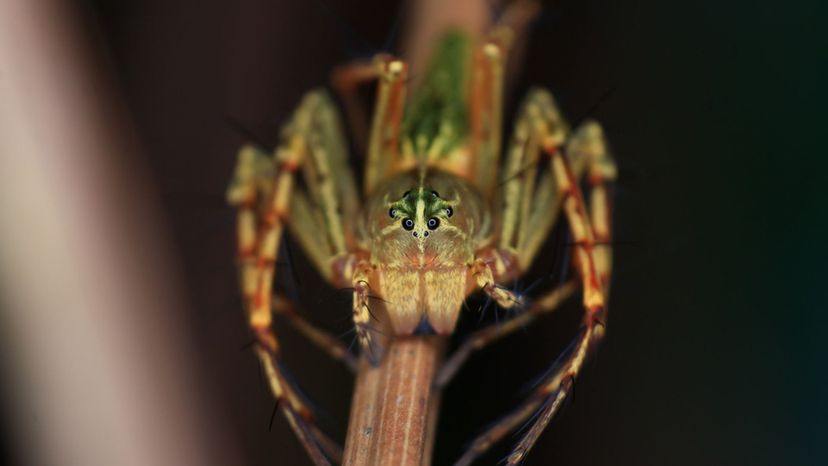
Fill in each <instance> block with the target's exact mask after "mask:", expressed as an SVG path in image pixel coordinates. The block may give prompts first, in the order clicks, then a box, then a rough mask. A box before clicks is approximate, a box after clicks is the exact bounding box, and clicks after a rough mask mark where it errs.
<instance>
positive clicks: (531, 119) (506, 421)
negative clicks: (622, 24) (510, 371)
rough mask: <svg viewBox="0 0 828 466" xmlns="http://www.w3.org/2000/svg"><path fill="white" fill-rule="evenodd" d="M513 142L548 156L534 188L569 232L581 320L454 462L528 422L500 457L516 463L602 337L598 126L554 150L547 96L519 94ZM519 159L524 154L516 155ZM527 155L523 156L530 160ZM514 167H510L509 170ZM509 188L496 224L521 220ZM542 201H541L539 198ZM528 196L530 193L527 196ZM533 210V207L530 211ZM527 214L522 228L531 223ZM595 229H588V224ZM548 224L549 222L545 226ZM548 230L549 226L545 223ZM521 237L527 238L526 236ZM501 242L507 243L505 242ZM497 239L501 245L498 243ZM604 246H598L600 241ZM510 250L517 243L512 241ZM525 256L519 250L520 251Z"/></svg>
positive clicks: (603, 202)
mask: <svg viewBox="0 0 828 466" xmlns="http://www.w3.org/2000/svg"><path fill="white" fill-rule="evenodd" d="M522 131H531V133H530V134H521V132H522ZM515 132H516V135H515V139H516V140H517V141H518V142H519V144H520V145H523V146H524V147H528V148H530V150H531V151H533V152H534V151H536V149H534V147H533V146H532V144H533V142H532V141H533V140H534V141H537V144H538V147H539V148H540V150H542V151H543V152H544V153H545V154H546V155H547V156H548V157H549V158H550V167H549V171H550V176H551V178H550V181H548V182H545V183H544V182H542V183H541V189H543V188H544V187H546V188H547V189H548V188H549V187H553V188H554V191H555V197H557V198H560V203H559V204H555V205H556V206H557V205H560V206H561V208H562V210H563V213H564V215H565V216H566V218H567V220H568V224H569V229H570V233H571V234H572V237H573V239H574V248H575V253H574V255H573V261H574V263H575V266H576V269H577V270H578V273H579V282H580V284H581V286H582V287H583V306H584V321H583V330H582V333H581V335H580V336H579V337H578V338H577V339H576V341H575V344H574V346H573V347H572V350H571V351H570V352H568V354H566V355H565V356H564V358H563V359H562V360H561V361H560V363H559V364H557V366H556V368H555V370H554V371H552V372H551V373H550V374H549V375H547V376H546V377H544V379H543V380H542V382H541V384H540V385H539V386H538V388H536V389H535V391H534V392H533V393H532V394H531V395H530V397H529V399H528V400H527V401H526V402H524V403H523V404H522V405H521V406H520V407H519V408H518V409H517V410H516V411H514V412H513V413H511V414H509V415H508V416H506V417H505V418H503V419H501V420H500V421H499V422H497V423H496V424H495V425H494V426H492V427H491V428H490V429H488V430H487V431H486V432H484V433H483V434H481V435H480V436H478V437H477V438H476V439H475V440H474V442H473V443H472V446H471V448H470V449H469V450H468V451H467V452H466V453H465V454H464V455H463V457H462V458H461V459H460V460H459V461H458V462H457V463H456V464H459V465H465V464H470V463H471V462H472V461H473V460H474V459H475V458H477V457H478V456H479V455H481V454H482V453H483V452H485V451H486V450H487V449H488V448H489V447H490V446H491V445H492V444H494V443H495V442H497V441H499V440H500V439H502V438H503V437H504V436H505V435H507V434H508V433H509V432H511V431H512V430H514V429H515V428H517V427H518V426H519V425H521V424H522V423H524V422H527V420H529V426H530V427H529V430H528V431H527V433H526V434H525V435H524V436H523V438H522V439H521V441H520V442H519V443H518V444H517V445H516V446H515V447H514V448H513V450H512V452H511V454H510V455H509V456H508V458H507V459H506V464H508V465H516V464H519V463H520V462H521V461H523V459H524V458H525V457H526V454H527V453H528V452H529V450H530V449H531V448H532V446H533V445H534V444H535V442H536V441H537V439H538V438H539V436H540V434H541V433H542V432H543V430H544V428H545V427H546V426H547V425H548V423H549V422H550V421H551V419H552V418H553V417H554V415H555V414H556V413H557V411H558V410H559V409H560V406H561V404H562V402H563V400H564V399H565V398H566V397H567V396H568V395H569V394H570V393H571V391H572V387H573V383H574V380H575V378H576V377H577V376H578V374H579V373H580V371H581V369H582V368H583V365H584V362H585V360H586V357H587V355H588V354H589V353H590V351H591V350H592V349H593V348H594V347H595V346H596V345H597V343H598V342H599V341H600V340H601V338H602V336H603V333H604V321H603V319H604V314H605V312H606V311H605V310H606V292H607V289H608V288H607V287H606V285H604V284H603V282H602V280H604V279H609V276H610V266H611V264H610V262H609V254H610V250H609V244H608V242H609V241H610V230H609V219H610V205H609V198H608V194H607V190H606V184H605V183H606V181H607V180H612V179H613V178H614V177H615V166H614V163H613V162H612V159H611V157H610V156H609V154H608V152H607V151H606V145H605V143H604V141H603V136H602V134H601V131H600V127H598V126H597V125H595V124H594V123H587V124H586V125H584V126H583V127H581V128H579V129H578V130H577V131H576V132H575V135H574V137H573V138H572V140H571V141H570V144H569V145H568V152H570V154H568V156H567V155H564V152H563V151H562V150H561V147H562V146H563V144H564V142H565V140H566V125H565V123H564V122H563V121H562V119H561V118H560V116H559V114H558V112H557V110H556V109H555V107H554V103H553V100H552V97H551V95H549V94H548V93H547V92H545V91H542V90H534V91H532V92H531V93H530V94H529V96H528V97H527V101H526V104H525V106H524V109H523V111H522V116H521V118H520V119H519V121H518V125H517V128H516V130H515ZM523 157H524V158H527V156H523ZM531 157H532V155H529V156H528V158H530V160H531ZM516 165H517V164H513V165H512V167H514V166H516ZM583 171H588V173H589V174H590V187H591V188H590V189H591V191H590V192H591V201H592V210H593V211H592V212H591V213H589V212H587V209H586V204H585V202H584V197H583V195H582V193H581V189H580V187H579V183H578V177H577V176H576V173H581V172H583ZM515 192H516V190H515V189H512V193H511V194H510V193H508V192H507V193H506V197H505V198H506V199H511V202H507V203H506V206H505V209H506V212H505V213H504V221H506V219H507V218H509V219H511V220H512V221H514V222H516V223H517V224H520V223H521V221H522V220H521V216H525V212H526V211H525V210H524V209H525V208H524V207H521V203H519V202H515V200H516V199H523V197H522V196H525V195H526V194H525V193H524V194H522V193H520V191H517V194H515ZM544 196H549V195H548V194H544ZM534 197H535V198H536V199H537V198H538V195H537V194H536V195H535V196H534ZM537 210H541V209H536V211H537ZM531 215H532V214H530V215H529V218H530V219H529V221H527V223H526V224H527V225H531V224H532V222H533V221H532V220H531ZM536 221H541V222H549V220H548V218H541V217H538V220H536ZM592 221H594V222H595V223H596V225H597V227H596V228H595V229H593V226H592V224H591V222H592ZM552 223H554V220H553V222H552ZM550 227H551V225H550ZM503 231H504V232H507V233H510V234H511V235H512V236H511V241H514V238H515V237H520V233H519V230H518V229H515V228H511V227H507V226H504V227H503ZM598 231H600V232H601V235H602V236H600V238H601V241H602V244H601V245H600V247H606V249H603V251H602V252H601V253H598V251H597V248H598V247H599V246H598V245H596V237H597V235H598V233H597V232H598ZM526 238H529V236H526ZM508 239H509V238H507V240H508ZM501 241H504V240H503V238H501ZM603 243H606V244H603ZM514 244H515V243H509V242H506V243H503V242H501V248H503V246H506V247H507V248H511V247H513V245H514ZM517 244H518V246H519V245H520V244H521V242H520V241H518V243H517ZM522 244H523V248H527V247H532V248H534V247H535V246H534V241H529V240H527V241H524V242H523V243H522ZM524 254H525V253H524ZM602 254H603V257H602ZM518 257H523V259H522V260H521V265H524V266H525V264H527V263H528V258H529V257H531V256H529V255H523V254H522V253H521V251H518Z"/></svg>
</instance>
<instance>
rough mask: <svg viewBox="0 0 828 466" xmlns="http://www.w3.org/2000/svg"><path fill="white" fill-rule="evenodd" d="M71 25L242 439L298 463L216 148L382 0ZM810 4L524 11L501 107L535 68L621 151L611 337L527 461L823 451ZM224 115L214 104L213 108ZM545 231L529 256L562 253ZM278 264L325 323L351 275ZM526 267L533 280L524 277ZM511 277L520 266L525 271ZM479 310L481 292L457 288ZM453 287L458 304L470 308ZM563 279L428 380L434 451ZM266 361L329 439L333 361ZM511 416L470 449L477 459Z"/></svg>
mask: <svg viewBox="0 0 828 466" xmlns="http://www.w3.org/2000/svg"><path fill="white" fill-rule="evenodd" d="M79 9H80V11H81V12H82V13H83V17H84V21H85V22H86V26H87V29H88V30H89V32H90V35H91V36H92V37H93V39H94V41H95V42H96V44H98V46H99V51H100V52H101V54H102V56H103V57H104V58H105V59H106V60H107V61H108V62H109V64H110V65H111V68H112V70H113V75H114V77H115V80H116V81H117V83H118V84H119V85H120V87H121V90H122V93H123V95H124V97H125V99H126V101H127V104H128V107H129V108H130V110H131V112H132V118H133V121H134V124H135V126H136V127H137V130H138V133H139V136H140V138H141V141H142V143H143V146H144V147H143V148H144V151H145V153H146V154H147V157H148V160H147V162H148V164H149V165H150V167H151V169H152V172H153V174H154V176H155V182H156V186H157V188H158V189H159V191H160V192H161V193H162V196H163V200H164V203H165V204H164V207H165V209H166V213H167V218H168V222H169V225H170V226H171V230H172V234H173V235H174V239H175V241H176V243H177V245H178V248H179V252H180V259H181V260H182V262H183V263H184V266H185V272H186V280H187V285H188V292H189V296H190V299H191V302H192V304H193V308H194V309H195V310H196V312H195V314H194V315H192V316H191V317H192V319H191V322H192V329H193V333H194V335H195V336H196V337H197V338H198V341H199V342H200V343H201V345H202V350H201V352H202V354H203V356H204V357H203V363H204V369H205V370H206V371H208V373H209V375H210V380H211V382H212V384H211V386H208V387H205V390H206V391H208V392H209V393H210V394H211V396H213V397H214V399H215V400H217V401H218V404H219V405H220V409H219V414H218V416H217V417H216V418H215V419H214V422H215V423H217V424H219V425H221V426H224V429H225V431H226V434H227V435H228V436H232V437H233V438H235V441H237V442H238V443H240V444H241V446H242V449H243V451H244V452H246V454H247V462H248V463H249V464H253V465H264V464H291V465H292V464H307V460H306V459H305V458H304V453H303V452H302V451H301V448H300V447H299V444H298V442H297V441H296V440H295V439H294V437H293V435H292V433H291V432H290V429H289V428H288V426H287V424H286V422H285V421H284V420H283V419H282V418H281V417H277V418H276V419H275V421H274V422H273V426H272V429H269V428H268V423H269V421H270V416H271V410H272V408H273V401H272V399H271V397H270V394H269V393H268V391H267V389H266V387H265V385H264V383H263V381H262V379H261V377H260V375H259V369H258V365H257V361H256V359H255V357H254V356H253V355H252V353H250V352H249V351H246V350H244V349H242V347H243V346H244V345H245V343H246V342H247V341H249V338H250V337H249V335H248V333H247V331H246V329H245V323H244V319H243V314H242V311H241V308H240V302H239V299H238V296H237V289H236V275H235V270H234V264H233V258H234V253H235V251H234V240H233V231H234V230H233V229H234V217H233V212H232V211H231V210H230V209H228V208H226V207H225V206H224V201H223V192H224V189H225V187H226V185H227V183H228V180H229V179H230V176H231V173H232V168H233V165H234V159H235V151H236V149H237V148H238V147H239V146H240V144H242V142H244V141H245V140H246V139H248V137H247V136H245V135H244V134H242V133H241V132H240V131H239V130H237V129H234V126H241V127H244V128H246V130H247V131H249V132H250V133H251V134H253V135H256V138H258V139H262V140H264V141H265V142H274V141H275V140H276V136H277V135H278V128H279V125H280V123H281V122H283V121H284V119H285V117H286V116H287V115H288V114H289V112H290V111H291V110H292V109H293V107H294V106H295V105H296V103H297V102H298V101H299V99H300V97H301V96H302V94H303V93H304V92H306V91H307V90H309V89H311V88H313V87H315V86H320V85H325V84H326V83H327V79H328V76H329V73H330V70H331V69H332V67H333V66H335V65H336V64H339V63H343V62H345V61H347V60H348V59H352V58H355V57H357V56H370V55H371V54H372V53H373V52H376V51H377V50H378V49H379V48H381V47H382V45H383V44H384V43H385V41H386V39H387V38H388V36H389V34H390V32H391V30H392V25H393V24H394V22H395V19H396V18H397V15H398V6H397V5H396V4H394V3H393V2H384V1H356V0H354V1H343V2H335V1H329V0H313V1H311V0H308V1H305V2H279V3H278V4H276V2H267V1H244V2H227V4H220V2H186V1H181V0H172V1H166V2H143V1H121V2H105V1H86V2H81V3H80V4H79ZM825 13H826V12H825V11H824V9H822V10H821V11H820V10H819V9H818V7H817V6H816V2H814V4H813V5H807V4H804V3H802V4H798V5H797V4H785V5H782V4H780V3H777V2H728V3H727V5H725V4H723V3H722V2H714V1H704V2H657V1H654V0H646V1H632V2H609V1H585V2H576V1H569V2H566V1H557V2H548V3H547V8H546V10H545V12H544V14H543V16H542V17H541V19H540V20H539V22H538V24H537V25H536V27H535V28H534V32H533V34H532V37H531V42H530V46H529V49H528V51H527V54H526V62H525V66H524V67H523V70H522V72H521V74H520V75H519V77H518V80H517V83H516V84H517V85H516V87H515V93H514V94H513V95H511V96H510V108H512V109H513V108H514V106H515V104H516V103H517V101H518V98H519V97H520V95H521V94H523V93H524V92H525V91H526V89H527V88H528V87H529V86H530V85H542V86H546V87H548V88H549V89H551V90H552V91H553V93H554V94H555V96H556V97H557V98H558V100H559V103H560V105H561V106H562V108H563V110H564V112H565V114H567V115H568V116H569V117H570V120H576V121H577V120H578V119H580V118H581V117H583V116H585V115H590V116H592V117H594V118H597V119H599V120H600V121H601V122H602V123H603V124H604V126H605V129H606V132H607V134H608V136H609V138H610V141H611V143H612V147H613V150H614V153H615V155H616V157H617V160H618V163H619V166H620V169H621V172H620V174H621V176H620V180H619V184H618V189H617V201H616V239H617V246H616V253H615V270H614V280H613V294H612V299H611V308H610V309H611V312H610V314H611V315H610V325H609V331H608V337H607V339H606V340H605V344H604V345H603V347H602V348H601V350H600V351H599V353H598V355H597V357H596V358H594V359H593V360H592V362H591V363H590V364H589V365H588V366H587V369H586V371H585V373H584V376H583V377H582V378H581V379H580V380H579V382H578V384H577V386H576V392H575V397H574V402H573V403H571V404H570V405H569V406H568V407H567V408H566V409H565V410H564V411H563V412H562V414H561V415H560V416H559V417H558V419H556V420H555V421H554V422H553V423H552V425H551V427H550V428H549V429H548V431H547V432H546V434H545V435H544V436H543V437H542V439H541V441H540V443H539V444H538V446H537V447H536V448H535V449H534V451H533V453H532V454H531V455H530V457H529V460H528V461H527V464H567V465H575V464H579V465H580V464H583V465H592V464H634V465H644V464H669V465H684V464H686V465H691V464H692V465H696V464H722V465H725V464H727V465H731V464H752V465H761V464H768V465H771V464H774V465H775V464H821V461H824V460H825V458H826V455H825V449H826V447H825V445H826V441H828V420H827V419H826V411H828V409H826V401H825V395H826V392H825V375H824V370H823V368H824V367H825V363H824V361H823V355H824V352H823V351H822V347H823V345H822V341H821V338H820V337H821V336H822V331H821V329H822V325H823V324H824V322H825V318H824V317H823V315H824V313H825V311H827V310H828V309H826V301H825V295H826V293H825V287H824V285H822V283H820V282H821V278H822V276H823V275H824V274H823V270H824V265H823V264H824V261H821V260H820V259H824V258H825V255H824V252H825V251H824V250H825V246H824V241H823V240H822V231H820V230H819V229H818V227H817V226H816V223H817V221H818V220H819V219H820V218H819V210H820V209H819V208H820V207H821V206H820V204H821V203H822V201H823V200H824V199H825V195H824V191H825V189H824V181H825V176H824V175H823V173H824V171H823V170H824V168H825V166H826V164H825V163H824V162H823V161H822V159H823V158H824V157H823V156H824V154H825V148H824V146H823V145H822V144H821V142H822V138H821V137H820V136H821V134H820V130H821V129H822V126H823V125H822V124H823V123H824V121H825V117H824V116H823V113H824V107H822V106H821V105H819V104H818V101H817V94H818V93H819V91H821V88H820V86H819V84H820V82H821V81H823V80H824V77H825V75H824V73H823V71H824V69H823V67H824V61H825V56H826V50H828V48H826V45H828V44H826V41H825V37H824V34H822V33H821V32H820V31H819V28H820V27H821V26H822V24H821V21H820V19H821V18H822V19H824V18H825V17H826V16H825ZM230 120H232V121H237V122H238V124H231V123H229V121H230ZM560 239H561V235H557V236H555V235H553V240H552V242H553V243H555V241H557V243H556V244H558V246H555V244H553V245H552V246H550V248H549V249H548V250H551V252H553V253H555V254H554V255H550V256H549V258H548V259H543V260H542V261H540V263H541V265H540V266H539V267H540V269H542V270H541V271H544V270H543V269H544V267H547V269H548V270H553V269H555V268H556V266H557V265H558V264H559V263H560V261H561V260H562V259H561V258H560V257H561V256H562V254H561V252H562V246H560V244H561V241H560ZM290 250H291V251H292V252H293V260H292V263H293V267H294V269H295V272H296V274H295V276H294V277H293V279H292V280H290V279H289V278H290V276H291V274H292V271H291V270H290V269H287V270H280V272H282V275H283V276H284V277H288V279H287V280H288V281H287V282H283V286H284V287H286V288H288V289H289V291H290V292H291V293H295V294H296V296H297V297H298V298H299V301H300V302H301V303H302V306H303V307H305V308H307V310H308V313H309V315H310V316H311V318H312V319H313V320H314V321H315V322H318V323H319V324H321V325H323V326H325V327H326V328H329V329H331V330H332V331H334V332H336V333H343V332H346V331H347V330H348V329H349V328H350V324H349V321H348V319H349V315H350V310H349V305H348V303H349V296H348V295H347V294H343V293H341V292H337V291H335V290H328V289H327V288H326V287H324V286H321V281H320V280H319V279H318V278H316V277H315V275H314V274H313V272H312V271H311V270H310V268H309V266H308V265H307V263H306V262H305V261H304V260H303V258H302V257H301V253H300V252H299V250H298V248H297V247H296V246H295V245H294V246H292V247H291V248H290ZM527 283H528V280H527ZM527 283H523V284H522V285H523V286H525V285H526V284H527ZM472 308H473V309H476V306H472ZM477 320H478V319H477V316H476V315H474V314H473V312H467V313H466V315H465V316H464V317H463V322H462V323H461V327H462V328H463V329H469V328H472V327H473V326H475V325H476V322H477ZM577 320H578V309H577V300H574V301H573V302H571V303H569V304H568V306H566V307H565V308H564V310H563V311H562V312H560V313H558V314H556V315H555V316H552V317H549V318H547V319H544V320H543V321H542V322H541V323H539V324H537V325H534V326H532V327H531V328H529V329H527V331H526V333H525V334H523V335H521V336H515V337H513V338H510V339H508V340H507V341H504V342H502V343H501V344H498V345H496V346H493V347H492V348H490V349H487V350H485V351H483V352H481V353H480V354H479V355H477V356H476V357H475V358H474V359H473V360H472V361H471V362H470V364H469V365H468V366H467V367H466V368H465V369H464V370H463V371H462V372H461V373H460V376H459V378H458V379H457V380H456V381H455V383H454V384H453V385H452V386H451V387H450V388H449V390H448V391H447V393H446V397H445V399H444V406H445V407H444V411H443V415H442V418H441V423H440V431H439V432H438V443H437V452H436V454H437V458H436V462H435V464H438V465H440V464H449V462H450V461H451V460H453V459H456V458H457V457H458V455H459V454H460V453H461V452H462V448H463V445H464V443H465V442H467V441H469V440H471V439H472V438H473V436H474V435H475V434H477V433H478V432H479V431H480V429H482V428H483V426H484V425H486V423H488V422H490V421H491V420H494V419H496V418H497V417H498V416H500V415H502V414H504V413H505V412H507V411H508V410H509V409H510V408H511V407H513V406H515V405H516V404H517V403H518V401H519V399H520V398H519V397H520V393H521V388H522V387H525V386H526V383H527V382H529V381H531V380H533V379H534V377H536V376H537V374H539V373H541V372H542V371H543V370H544V369H545V368H546V367H548V365H549V363H550V361H552V360H553V359H554V358H555V356H556V354H558V352H559V351H560V350H561V349H562V348H564V347H565V346H566V345H567V344H568V343H569V341H570V339H571V338H572V337H573V336H574V334H575V331H576V328H577ZM280 333H281V335H282V336H283V337H284V340H285V343H284V347H285V348H286V349H285V352H286V353H287V356H286V358H287V364H288V365H289V366H290V367H291V368H292V370H293V372H294V373H295V375H296V377H297V379H298V380H299V381H300V382H301V384H302V385H303V387H304V388H305V389H306V391H307V392H308V394H309V395H310V396H311V398H312V399H314V400H315V401H316V403H317V404H318V405H319V406H320V407H322V409H323V411H324V412H325V413H326V416H325V418H323V420H322V423H323V425H324V426H325V427H326V428H327V430H329V431H331V432H332V433H334V434H335V435H336V436H338V437H340V438H343V437H344V429H345V426H346V422H347V412H348V405H349V400H350V384H351V378H350V376H349V374H348V373H347V371H346V370H344V369H343V368H341V367H339V366H338V365H337V364H336V363H335V362H332V361H329V360H328V359H327V358H326V357H325V356H324V355H322V354H320V353H319V352H318V351H317V350H316V349H315V348H313V347H312V346H311V345H310V344H308V343H306V342H304V341H303V340H302V339H301V338H299V337H298V336H296V335H295V334H293V333H292V332H291V331H290V330H287V329H286V330H283V331H281V332H280ZM514 441H516V439H513V440H512V441H507V442H504V443H503V444H502V445H501V446H500V447H499V448H497V449H495V450H494V452H493V453H492V454H491V455H489V456H487V457H486V459H485V460H484V461H483V462H482V464H494V463H495V462H497V461H498V460H499V459H500V458H502V457H503V455H504V454H505V453H506V452H507V450H508V447H509V445H510V444H512V443H513V442H514Z"/></svg>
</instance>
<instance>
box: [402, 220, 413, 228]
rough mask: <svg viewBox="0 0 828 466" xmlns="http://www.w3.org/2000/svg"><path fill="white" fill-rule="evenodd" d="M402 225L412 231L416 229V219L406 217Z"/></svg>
mask: <svg viewBox="0 0 828 466" xmlns="http://www.w3.org/2000/svg"><path fill="white" fill-rule="evenodd" d="M402 226H403V228H405V229H406V230H409V231H411V230H413V229H414V220H411V219H410V218H404V219H403V221H402Z"/></svg>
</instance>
